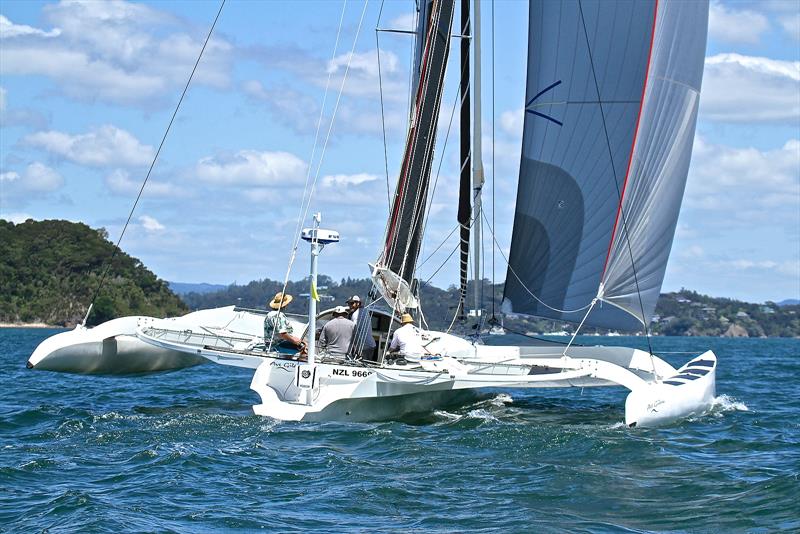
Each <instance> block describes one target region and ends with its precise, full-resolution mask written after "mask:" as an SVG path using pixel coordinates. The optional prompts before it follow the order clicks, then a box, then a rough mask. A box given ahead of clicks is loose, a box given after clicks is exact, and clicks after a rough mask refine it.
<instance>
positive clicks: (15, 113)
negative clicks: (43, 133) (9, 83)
mask: <svg viewBox="0 0 800 534" xmlns="http://www.w3.org/2000/svg"><path fill="white" fill-rule="evenodd" d="M47 122H48V121H47V119H46V118H45V117H44V115H42V113H40V112H39V111H36V110H33V109H29V108H17V109H8V91H7V90H6V88H5V87H0V127H5V126H32V127H35V128H39V129H41V128H46V127H47Z"/></svg>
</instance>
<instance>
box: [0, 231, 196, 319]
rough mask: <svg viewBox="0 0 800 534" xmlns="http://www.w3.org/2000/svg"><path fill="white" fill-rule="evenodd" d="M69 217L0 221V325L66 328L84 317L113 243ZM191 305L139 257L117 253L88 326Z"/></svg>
mask: <svg viewBox="0 0 800 534" xmlns="http://www.w3.org/2000/svg"><path fill="white" fill-rule="evenodd" d="M107 237H108V236H107V235H106V232H105V230H103V229H100V230H95V229H92V228H90V227H89V226H86V225H85V224H82V223H73V222H69V221H56V220H50V221H33V220H30V219H29V220H28V221H26V222H24V223H21V224H13V223H11V222H8V221H5V220H2V219H0V322H8V323H15V322H23V323H29V322H42V323H47V324H52V325H63V326H69V325H74V324H76V323H79V322H80V321H82V320H83V316H84V314H85V313H86V309H87V307H88V306H89V302H90V301H91V299H92V295H93V294H94V291H95V289H96V288H97V284H98V282H99V280H100V276H101V275H102V271H103V269H104V267H105V265H106V263H107V262H108V260H109V259H110V258H111V255H112V253H113V251H114V244H113V243H111V242H110V241H108V239H107ZM186 311H188V310H187V307H186V305H185V304H184V303H183V302H182V301H181V300H180V299H179V298H178V297H177V296H176V295H175V294H174V293H172V291H170V290H169V288H168V287H167V285H166V282H164V281H163V280H159V279H158V278H157V277H156V275H154V274H153V273H152V272H150V271H149V270H148V269H147V268H146V267H145V266H144V265H142V262H141V261H139V260H138V259H136V258H133V257H131V256H129V255H128V254H126V253H124V252H122V251H120V252H118V253H117V255H116V257H115V258H114V261H113V263H112V266H111V270H110V271H109V274H108V277H107V279H106V282H105V285H104V287H103V289H102V291H101V292H100V295H99V297H98V298H97V301H96V302H95V304H94V308H93V311H92V315H91V316H90V317H89V324H98V323H101V322H103V321H106V320H108V319H111V318H114V317H121V316H125V315H151V316H155V317H164V316H174V315H181V314H183V313H186Z"/></svg>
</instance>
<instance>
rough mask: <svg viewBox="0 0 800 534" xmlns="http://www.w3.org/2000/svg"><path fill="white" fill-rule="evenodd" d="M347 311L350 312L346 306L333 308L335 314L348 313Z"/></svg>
mask: <svg viewBox="0 0 800 534" xmlns="http://www.w3.org/2000/svg"><path fill="white" fill-rule="evenodd" d="M347 313H348V310H347V308H345V307H344V306H336V307H335V308H334V309H333V314H334V315H347Z"/></svg>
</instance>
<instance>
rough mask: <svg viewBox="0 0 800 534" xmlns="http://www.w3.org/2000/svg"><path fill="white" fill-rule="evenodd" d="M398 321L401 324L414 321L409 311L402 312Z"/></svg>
mask: <svg viewBox="0 0 800 534" xmlns="http://www.w3.org/2000/svg"><path fill="white" fill-rule="evenodd" d="M400 322H401V323H402V324H408V323H413V322H414V318H413V317H411V314H410V313H404V314H403V316H402V317H401V318H400Z"/></svg>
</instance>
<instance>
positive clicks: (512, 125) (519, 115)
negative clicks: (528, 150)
mask: <svg viewBox="0 0 800 534" xmlns="http://www.w3.org/2000/svg"><path fill="white" fill-rule="evenodd" d="M524 125H525V110H524V109H522V108H519V109H514V110H510V111H504V112H503V113H501V114H500V128H502V130H503V131H504V132H505V133H507V134H508V135H511V136H514V137H522V130H523V126H524Z"/></svg>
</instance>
